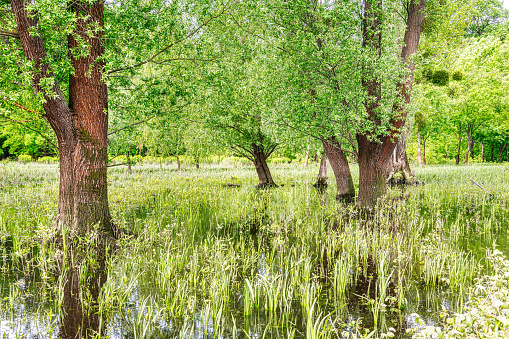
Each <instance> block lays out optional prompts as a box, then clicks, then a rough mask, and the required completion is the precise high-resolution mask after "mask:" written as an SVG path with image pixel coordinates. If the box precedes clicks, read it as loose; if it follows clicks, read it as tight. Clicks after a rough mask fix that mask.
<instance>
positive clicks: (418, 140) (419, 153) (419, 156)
mask: <svg viewBox="0 0 509 339" xmlns="http://www.w3.org/2000/svg"><path fill="white" fill-rule="evenodd" d="M417 159H418V161H419V167H422V165H423V163H422V155H421V133H419V132H417Z"/></svg>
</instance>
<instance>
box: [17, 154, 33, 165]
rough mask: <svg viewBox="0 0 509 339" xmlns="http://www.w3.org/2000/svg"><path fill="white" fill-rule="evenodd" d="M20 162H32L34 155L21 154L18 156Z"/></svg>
mask: <svg viewBox="0 0 509 339" xmlns="http://www.w3.org/2000/svg"><path fill="white" fill-rule="evenodd" d="M18 162H20V163H22V164H26V163H28V162H32V156H31V155H28V154H20V155H19V156H18Z"/></svg>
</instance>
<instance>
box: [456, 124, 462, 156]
mask: <svg viewBox="0 0 509 339" xmlns="http://www.w3.org/2000/svg"><path fill="white" fill-rule="evenodd" d="M460 152H461V125H460V128H459V131H458V152H457V153H456V165H459V164H460Z"/></svg>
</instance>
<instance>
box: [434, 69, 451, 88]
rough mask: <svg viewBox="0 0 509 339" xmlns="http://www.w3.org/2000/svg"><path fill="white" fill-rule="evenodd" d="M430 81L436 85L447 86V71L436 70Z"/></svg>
mask: <svg viewBox="0 0 509 339" xmlns="http://www.w3.org/2000/svg"><path fill="white" fill-rule="evenodd" d="M431 82H432V83H433V84H435V85H437V86H447V85H448V84H449V73H447V71H444V70H440V71H436V72H435V73H433V76H432V77H431Z"/></svg>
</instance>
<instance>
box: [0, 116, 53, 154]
mask: <svg viewBox="0 0 509 339" xmlns="http://www.w3.org/2000/svg"><path fill="white" fill-rule="evenodd" d="M0 116H1V117H2V118H3V119H5V120H6V121H8V122H12V123H15V124H19V125H21V126H23V127H24V128H26V129H29V130H31V131H32V132H35V133H37V134H39V135H40V136H41V137H43V139H44V140H46V141H47V142H48V143H49V144H50V145H51V146H53V147H55V148H56V149H58V146H57V145H55V144H54V143H53V142H52V141H51V140H50V139H49V138H48V137H47V136H45V135H44V134H42V133H41V132H39V131H38V130H36V129H34V128H32V127H29V126H27V125H25V124H24V122H22V121H18V120H14V119H11V118H8V117H6V116H4V115H3V114H2V115H0Z"/></svg>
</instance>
